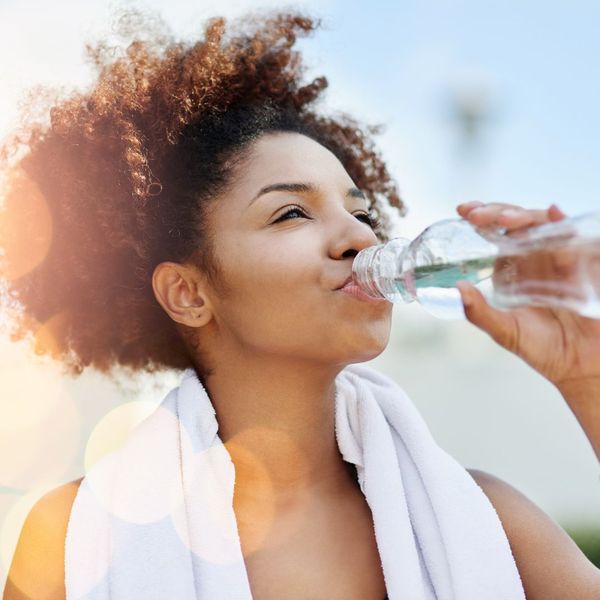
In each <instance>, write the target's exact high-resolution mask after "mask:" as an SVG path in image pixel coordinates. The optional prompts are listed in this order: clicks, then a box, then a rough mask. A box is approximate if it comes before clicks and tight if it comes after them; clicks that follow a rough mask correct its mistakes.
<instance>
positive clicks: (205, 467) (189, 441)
mask: <svg viewBox="0 0 600 600" xmlns="http://www.w3.org/2000/svg"><path fill="white" fill-rule="evenodd" d="M335 433H336V440H337V443H338V446H339V449H340V453H341V454H342V456H343V458H344V460H345V461H347V462H349V463H352V464H354V465H355V466H356V471H357V474H358V481H359V484H360V488H361V490H362V492H363V494H364V496H365V498H366V501H367V503H368V505H369V507H370V509H371V513H372V515H373V527H374V531H375V538H376V542H377V548H378V551H379V555H380V558H381V564H382V569H383V574H384V578H385V583H386V589H387V593H388V596H389V599H390V600H434V599H437V600H483V599H485V600H524V598H525V594H524V591H523V587H522V584H521V580H520V577H519V573H518V571H517V567H516V564H515V561H514V558H513V556H512V553H511V550H510V546H509V544H508V540H507V538H506V534H505V532H504V530H503V528H502V525H501V522H500V520H499V518H498V515H497V514H496V511H495V510H494V508H493V506H492V504H491V503H490V501H489V500H488V498H487V496H486V495H485V494H484V493H483V491H482V490H481V489H480V488H479V486H478V485H477V484H476V483H475V482H474V480H473V479H472V477H471V476H470V475H469V473H468V472H467V471H466V470H465V469H464V468H463V467H462V466H461V465H460V464H459V463H458V462H457V461H456V460H454V459H453V458H452V457H451V456H449V455H448V454H447V453H446V452H445V451H444V450H442V449H441V448H440V447H439V446H438V445H437V444H436V443H435V441H434V440H433V438H432V436H431V433H430V432H429V429H428V428H427V426H426V424H425V422H424V421H423V419H422V417H421V416H420V414H419V413H418V411H417V409H416V408H415V406H414V405H413V404H412V402H411V401H410V399H409V398H408V396H407V395H406V394H405V393H404V391H403V390H402V389H401V388H400V387H399V386H398V385H397V384H396V383H395V382H394V381H393V380H392V379H390V378H389V377H387V376H385V375H383V374H382V373H380V372H378V371H376V370H374V369H373V368H371V367H367V366H365V365H360V364H354V365H349V366H347V367H346V368H345V369H344V370H343V371H341V372H340V373H339V374H338V376H337V377H336V380H335ZM234 484H235V468H234V465H233V462H232V461H231V457H230V455H229V452H228V451H227V449H226V447H225V446H224V444H223V443H222V441H221V439H220V438H219V435H218V423H217V420H216V414H215V410H214V408H213V405H212V403H211V400H210V398H209V396H208V394H207V392H206V390H205V388H204V386H203V385H202V384H201V382H200V381H199V380H198V378H197V376H196V373H195V372H194V370H193V369H187V370H186V371H185V372H184V374H183V378H182V380H181V383H180V385H179V386H178V387H176V388H174V389H173V390H171V391H170V392H169V393H168V394H167V396H166V397H165V399H164V400H163V401H162V402H161V404H160V405H159V406H158V407H157V409H156V410H155V411H154V412H153V413H152V414H151V415H150V416H149V417H148V418H146V419H145V420H144V421H143V422H142V423H140V424H139V425H138V426H137V427H136V428H135V429H134V430H133V432H132V433H131V434H130V436H129V437H128V439H127V441H126V443H125V444H124V445H123V446H122V447H121V448H120V449H119V450H117V451H115V452H112V453H111V454H109V455H107V456H106V457H104V458H103V459H101V460H100V461H99V462H97V463H96V464H95V465H94V466H93V467H92V468H91V469H90V471H89V472H88V474H87V475H86V476H85V477H84V479H83V481H82V482H81V485H80V487H79V491H78V493H77V496H76V498H75V501H74V503H73V507H72V509H71V516H70V519H69V524H68V529H67V537H66V545H65V584H66V593H67V596H66V597H67V600H170V599H177V600H252V593H251V589H250V584H249V579H248V574H247V571H246V566H245V563H244V558H243V555H242V549H241V544H240V538H239V534H238V529H237V522H236V517H235V513H234V509H233V490H234Z"/></svg>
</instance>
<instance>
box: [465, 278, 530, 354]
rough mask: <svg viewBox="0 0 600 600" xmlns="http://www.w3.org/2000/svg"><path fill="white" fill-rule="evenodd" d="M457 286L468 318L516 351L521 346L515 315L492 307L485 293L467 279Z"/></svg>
mask: <svg viewBox="0 0 600 600" xmlns="http://www.w3.org/2000/svg"><path fill="white" fill-rule="evenodd" d="M456 287H457V288H458V290H459V291H460V295H461V298H462V302H463V307H464V311H465V316H466V318H467V320H468V321H469V322H470V323H473V325H475V326H476V327H478V328H479V329H481V330H482V331H485V332H486V333H487V334H488V335H490V337H491V338H492V339H493V340H494V341H496V342H497V343H498V344H500V345H501V346H503V347H504V348H506V349H507V350H509V351H510V352H515V353H516V352H517V350H518V348H519V326H518V323H517V320H516V319H515V317H514V315H512V314H511V313H509V312H505V311H501V310H497V309H495V308H492V307H491V306H490V305H489V304H488V303H487V301H486V299H485V298H484V296H483V294H482V293H481V292H480V291H479V290H478V289H477V288H476V287H475V286H473V285H471V284H470V283H468V282H466V281H459V282H458V283H457V284H456Z"/></svg>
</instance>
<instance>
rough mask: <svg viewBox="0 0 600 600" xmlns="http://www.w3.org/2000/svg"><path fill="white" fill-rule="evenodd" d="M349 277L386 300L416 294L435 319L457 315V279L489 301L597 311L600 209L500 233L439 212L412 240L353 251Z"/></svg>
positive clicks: (594, 314) (597, 314)
mask: <svg viewBox="0 0 600 600" xmlns="http://www.w3.org/2000/svg"><path fill="white" fill-rule="evenodd" d="M352 271H353V277H354V280H355V282H356V283H357V285H359V286H360V287H361V288H362V289H363V290H364V291H365V292H366V293H368V294H370V295H372V296H374V297H384V298H387V299H388V300H390V301H391V302H412V301H413V300H417V301H418V302H419V303H420V304H422V305H423V307H424V308H425V309H427V310H428V311H429V312H431V313H432V314H433V315H435V316H437V317H441V318H449V319H452V318H461V317H464V312H463V308H462V301H461V299H460V293H459V291H458V289H457V288H456V287H455V286H456V283H457V282H458V281H461V280H463V281H464V280H466V281H469V282H470V283H472V284H473V285H475V286H476V287H477V288H478V289H479V290H480V291H481V292H482V293H483V295H484V296H485V297H486V299H487V301H488V302H489V303H490V304H491V305H492V306H495V307H496V308H512V307H515V306H521V305H530V306H550V307H557V308H568V309H570V310H573V311H576V312H578V313H579V314H581V315H584V316H587V317H592V318H600V213H591V214H586V215H582V216H579V217H574V218H570V219H563V220H561V221H555V222H552V223H545V224H544V225H539V226H537V227H532V228H529V229H526V230H519V231H514V232H510V233H509V232H507V231H506V230H504V229H502V228H496V229H482V228H478V227H476V226H474V225H471V224H470V223H469V222H468V221H466V220H464V219H446V220H444V221H439V222H438V223H435V224H434V225H432V226H430V227H428V228H427V229H426V230H425V231H424V232H423V233H421V235H419V236H418V237H417V238H416V239H415V240H413V241H412V242H411V241H409V240H406V239H404V238H395V239H393V240H390V241H389V242H387V243H386V244H381V245H379V246H372V247H370V248H366V249H365V250H362V251H361V252H359V254H358V255H357V256H356V257H355V259H354V263H353V267H352Z"/></svg>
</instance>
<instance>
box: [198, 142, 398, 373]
mask: <svg viewBox="0 0 600 600" xmlns="http://www.w3.org/2000/svg"><path fill="white" fill-rule="evenodd" d="M276 186H279V189H277V187H276ZM284 186H287V189H286V188H284ZM361 196H362V194H361V193H360V192H359V191H358V190H357V189H356V186H355V185H354V183H353V181H352V179H351V178H350V176H349V175H348V173H347V172H346V170H345V169H344V168H343V166H342V164H341V163H340V162H339V160H338V159H337V158H336V157H335V156H334V155H333V154H332V153H331V152H330V151H329V150H327V149H326V148H324V147H323V146H321V145H320V144H318V143H317V142H315V141H314V140H312V139H310V138H308V137H306V136H303V135H300V134H296V133H281V132H277V133H272V134H267V135H264V136H263V137H261V138H260V139H259V140H258V141H257V142H255V143H254V145H253V147H252V148H251V151H250V155H249V158H248V160H247V161H244V163H243V166H242V165H241V166H240V167H239V168H237V170H236V171H235V176H234V180H233V184H232V186H231V187H230V189H229V190H228V191H227V192H226V193H225V194H224V195H223V197H222V198H220V199H219V201H218V202H216V204H215V208H214V212H213V214H212V215H211V217H210V227H211V229H212V231H213V232H214V240H215V242H214V250H215V254H216V257H217V261H218V263H219V266H220V277H219V280H220V281H222V283H223V285H224V287H225V288H226V289H227V290H228V291H229V292H228V293H225V294H219V293H218V291H217V290H215V289H212V290H211V289H209V290H207V295H208V296H209V298H210V304H211V305H212V312H213V317H214V322H213V325H216V326H217V328H218V329H217V330H218V336H219V339H222V340H224V341H225V342H226V343H227V344H233V345H234V347H235V348H236V350H238V351H239V350H241V351H243V352H246V353H252V355H253V356H260V355H273V356H274V357H277V358H278V359H285V358H289V359H290V360H302V361H309V362H317V363H322V364H330V365H340V366H344V365H346V364H350V363H353V362H363V361H366V360H370V359H372V358H374V357H375V356H377V355H379V354H380V353H381V352H382V351H383V350H384V349H385V347H386V345H387V343H388V340H389V334H390V327H391V315H392V306H393V305H392V303H390V302H388V301H379V302H368V301H364V300H359V299H357V298H355V297H353V296H351V295H349V294H348V293H346V292H342V291H339V290H336V288H339V287H340V286H341V285H342V284H343V282H344V281H345V280H346V278H347V277H348V276H349V275H350V274H351V272H352V261H353V259H354V256H355V255H356V254H357V253H358V252H359V251H360V250H362V249H363V248H367V247H368V246H372V245H374V244H377V243H378V240H377V237H376V236H375V233H374V232H373V230H372V229H371V227H370V226H369V225H368V223H367V222H366V218H365V216H364V215H365V213H367V212H368V203H367V200H366V199H365V198H363V197H361ZM292 209H293V210H294V212H292V213H290V214H289V215H287V216H286V213H287V212H288V211H290V210H292ZM200 335H201V336H202V334H200ZM208 351H209V353H210V349H208Z"/></svg>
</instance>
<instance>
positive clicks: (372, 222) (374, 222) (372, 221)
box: [273, 206, 380, 229]
mask: <svg viewBox="0 0 600 600" xmlns="http://www.w3.org/2000/svg"><path fill="white" fill-rule="evenodd" d="M294 212H298V213H302V214H303V215H304V216H305V217H306V216H308V215H307V214H306V213H305V212H304V210H302V208H300V207H299V206H292V207H290V210H288V211H286V212H284V213H283V214H282V215H281V216H280V217H278V218H277V219H276V220H275V221H274V222H273V223H279V221H282V220H287V219H284V217H287V216H288V215H289V214H291V213H294ZM355 216H356V217H366V220H365V221H363V223H365V224H366V225H368V226H369V227H371V229H378V228H379V225H380V222H379V220H378V219H376V218H375V217H372V216H371V215H369V214H367V213H357V214H356V215H355Z"/></svg>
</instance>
